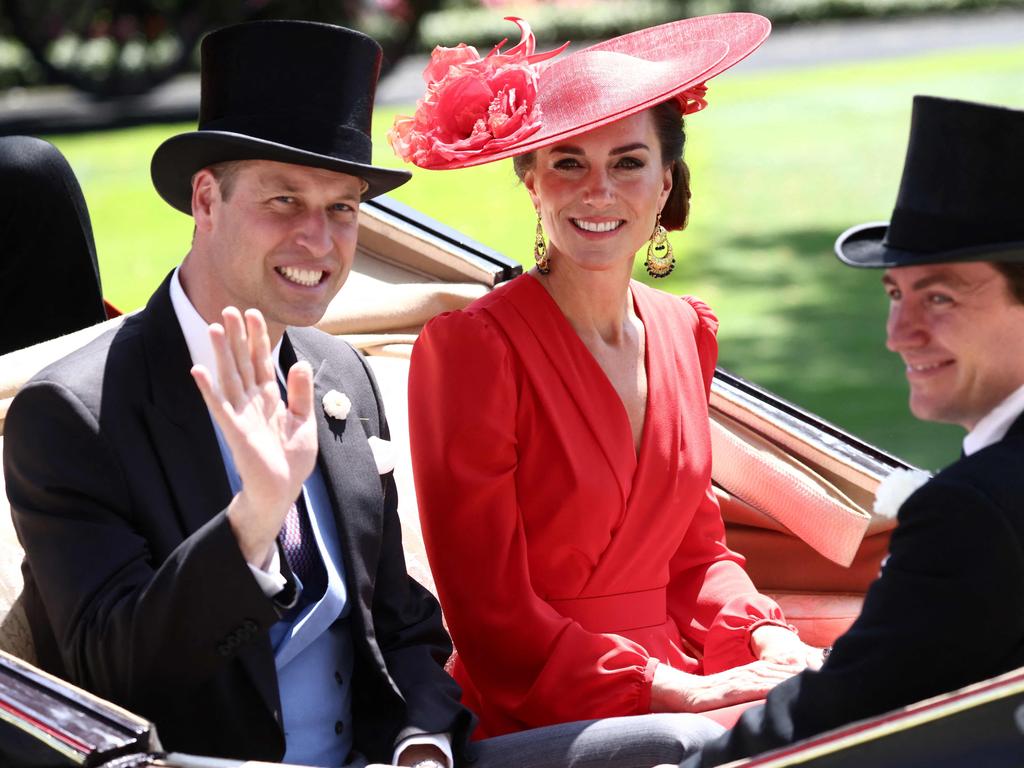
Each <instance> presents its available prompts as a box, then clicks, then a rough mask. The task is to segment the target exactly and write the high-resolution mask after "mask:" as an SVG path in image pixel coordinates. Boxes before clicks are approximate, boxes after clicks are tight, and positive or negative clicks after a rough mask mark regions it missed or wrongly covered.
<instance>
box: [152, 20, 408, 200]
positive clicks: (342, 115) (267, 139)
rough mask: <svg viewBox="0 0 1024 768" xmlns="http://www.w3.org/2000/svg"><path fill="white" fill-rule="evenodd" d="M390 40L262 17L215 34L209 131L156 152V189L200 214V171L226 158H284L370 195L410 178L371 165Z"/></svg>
mask: <svg viewBox="0 0 1024 768" xmlns="http://www.w3.org/2000/svg"><path fill="white" fill-rule="evenodd" d="M380 60H381V50H380V46H379V45H377V43H376V42H375V41H374V40H373V39H372V38H369V37H367V36H366V35H364V34H362V33H360V32H355V31H353V30H351V29H345V28H344V27H336V26H333V25H331V24H319V23H315V22H309V21H254V22H249V23H245V24H237V25H234V26H231V27H225V28H224V29H219V30H217V31H216V32H211V33H210V34H209V35H207V36H206V37H205V38H204V39H203V45H202V95H201V100H200V106H199V130H197V131H190V132H189V133H183V134H179V135H178V136H172V137H171V138H170V139H168V140H167V141H165V142H164V143H163V144H161V145H160V146H159V147H158V148H157V150H156V152H155V153H154V155H153V162H152V165H151V167H150V171H151V174H152V177H153V185H154V186H155V187H156V190H157V192H159V193H160V196H161V197H163V198H164V200H166V201H167V202H168V203H170V204H171V205H173V206H174V207H175V208H177V209H178V210H179V211H184V212H185V213H188V214H191V213H192V176H193V174H195V173H196V171H198V170H200V169H202V168H205V167H207V166H209V165H213V164H214V163H219V162H223V161H225V160H276V161H278V162H282V163H293V164H295V165H306V166H311V167H314V168H326V169H327V170H330V171H339V172H341V173H347V174H351V175H352V176H358V177H359V178H361V179H364V180H365V181H366V183H367V184H368V185H369V188H368V189H367V190H366V192H365V193H364V194H363V199H364V200H367V199H369V198H371V197H374V196H376V195H380V194H383V193H384V192H388V191H390V190H392V189H394V188H395V187H398V186H400V185H401V184H404V183H405V182H406V181H408V180H409V173H408V172H407V171H400V170H392V169H387V168H378V167H375V166H373V165H370V160H371V154H372V147H371V144H370V119H371V115H372V112H373V96H374V92H375V90H376V88H377V76H378V75H379V73H380Z"/></svg>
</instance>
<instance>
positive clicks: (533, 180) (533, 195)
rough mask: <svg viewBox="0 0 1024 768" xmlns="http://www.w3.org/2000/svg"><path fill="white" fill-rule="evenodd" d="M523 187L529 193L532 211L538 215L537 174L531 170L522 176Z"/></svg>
mask: <svg viewBox="0 0 1024 768" xmlns="http://www.w3.org/2000/svg"><path fill="white" fill-rule="evenodd" d="M523 186H524V187H526V191H527V192H529V193H530V200H531V201H532V202H533V210H535V211H536V212H537V215H538V216H539V215H540V197H539V196H538V195H537V174H535V173H534V172H533V171H532V170H531V171H527V172H526V173H524V174H523Z"/></svg>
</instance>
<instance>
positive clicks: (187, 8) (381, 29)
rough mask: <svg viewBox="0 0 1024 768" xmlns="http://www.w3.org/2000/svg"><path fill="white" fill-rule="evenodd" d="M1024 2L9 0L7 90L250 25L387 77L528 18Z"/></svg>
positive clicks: (151, 58) (552, 22)
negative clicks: (381, 66) (329, 44)
mask: <svg viewBox="0 0 1024 768" xmlns="http://www.w3.org/2000/svg"><path fill="white" fill-rule="evenodd" d="M1022 2H1024V0H629V1H628V2H622V0H88V1H87V2H82V1H81V0H0V89H3V88H9V87H12V86H30V85H41V84H45V83H53V82H67V83H71V84H72V85H74V86H75V87H77V88H80V89H82V90H85V91H88V92H92V93H95V94H97V95H100V96H110V95H123V94H137V93H142V92H145V91H146V90H148V89H149V88H151V87H153V86H155V85H157V84H159V83H160V82H163V81H164V80H165V79H167V78H169V77H172V76H173V75H175V74H177V73H179V72H182V71H195V70H197V69H198V56H197V54H196V46H197V43H198V41H199V39H200V38H201V36H202V34H203V33H204V32H205V31H207V30H210V29H215V28H216V27H219V26H223V25H225V24H230V23H235V22H239V21H243V20H247V19H273V18H288V19H308V20H312V21H325V22H330V23H334V24H342V25H345V26H349V27H352V28H355V29H360V30H363V31H364V32H366V33H367V34H369V35H371V36H373V37H375V38H376V39H377V40H379V41H380V42H381V44H382V45H383V46H384V49H385V68H387V67H389V66H391V65H393V64H395V63H397V62H398V61H399V60H400V59H401V57H402V56H404V55H406V54H408V53H410V52H424V51H429V50H431V49H432V48H433V47H434V46H435V45H451V44H452V41H453V40H459V41H462V42H465V43H468V44H471V45H476V46H478V47H480V48H481V49H483V50H486V49H488V48H490V47H491V46H493V45H494V43H495V42H497V41H499V40H501V39H502V38H504V37H505V36H507V35H508V29H507V25H506V23H505V22H503V21H502V17H503V16H509V15H513V16H514V15H520V16H523V17H524V18H527V19H529V21H530V22H531V24H532V25H533V29H534V31H535V33H536V35H537V39H538V41H539V42H541V43H561V42H563V41H565V40H572V41H576V42H582V41H591V40H599V39H605V38H608V37H612V36H614V35H619V34H622V33H625V32H629V31H632V30H634V29H639V28H641V27H645V26H650V25H652V24H660V23H663V22H666V21H670V20H672V19H679V18H684V17H687V16H696V15H700V14H707V13H721V12H725V11H753V12H755V13H760V14H762V15H764V16H767V17H769V18H770V19H771V20H772V22H773V23H774V24H775V25H776V26H779V25H786V24H790V23H794V22H801V21H815V20H822V19H837V18H882V17H888V16H898V15H907V14H915V13H922V12H934V11H962V10H977V9H982V8H998V7H1013V6H1020V5H1021V4H1022Z"/></svg>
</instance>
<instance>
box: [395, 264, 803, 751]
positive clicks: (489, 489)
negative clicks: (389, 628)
mask: <svg viewBox="0 0 1024 768" xmlns="http://www.w3.org/2000/svg"><path fill="white" fill-rule="evenodd" d="M631 291H632V295H633V300H634V305H635V308H636V312H637V314H638V316H639V317H640V319H641V321H642V322H643V324H644V327H645V329H646V343H647V350H646V369H647V382H648V399H647V412H646V417H645V421H644V428H643V436H642V442H641V447H640V451H639V454H637V453H636V452H635V451H634V448H633V438H632V431H631V429H630V424H629V419H628V417H627V415H626V411H625V408H624V407H623V405H622V401H621V400H620V398H619V396H618V394H617V393H616V391H615V389H614V388H613V387H612V385H611V382H610V381H609V380H608V378H607V376H606V375H605V374H604V372H603V371H602V370H601V368H600V366H599V365H598V363H597V361H596V360H595V359H594V358H593V356H592V355H591V354H590V352H589V350H587V348H586V346H585V345H584V344H583V342H582V341H581V340H580V338H579V336H577V334H576V332H575V331H574V330H573V328H572V327H571V326H570V324H569V322H568V321H567V320H566V318H565V317H564V315H562V313H561V311H560V310H559V309H558V306H557V305H556V304H555V302H554V300H553V299H552V298H551V297H550V296H549V295H548V293H547V291H546V290H545V289H544V288H543V286H541V285H540V283H539V282H538V281H537V280H536V279H534V278H533V277H532V276H530V275H524V276H522V277H519V278H517V279H515V280H513V281H511V282H510V283H508V284H506V285H504V286H502V287H500V288H498V289H497V290H495V291H493V292H492V293H490V294H489V295H487V296H485V297H483V298H482V299H480V300H478V301H476V302H474V303H473V304H472V305H471V306H470V307H468V308H467V309H465V310H463V311H460V312H452V313H446V314H444V315H441V316H438V317H437V318H435V319H434V320H432V321H431V322H430V323H429V324H428V325H427V327H426V328H425V329H424V331H423V333H422V335H421V336H420V339H419V341H418V342H417V344H416V347H415V349H414V351H413V356H412V366H411V372H410V382H409V424H410V430H411V440H412V458H413V469H414V473H415V482H416V490H417V497H418V501H419V508H420V514H421V519H422V525H423V536H424V542H425V544H426V549H427V554H428V556H429V559H430V566H431V571H432V573H433V575H434V578H435V581H436V584H437V590H438V594H439V597H440V601H441V604H442V607H443V609H444V612H445V616H446V618H447V622H448V626H449V629H450V631H451V634H452V638H453V640H454V642H455V646H456V649H457V651H458V655H457V657H456V659H455V664H454V672H453V674H454V675H455V678H456V680H457V681H458V682H459V684H460V685H461V686H462V689H463V701H464V703H465V704H466V705H467V706H468V707H470V708H471V709H473V710H474V711H475V712H476V713H477V714H478V715H479V716H480V727H479V728H478V730H477V732H476V734H475V735H476V737H478V738H479V737H484V736H495V735H498V734H502V733H508V732H513V731H518V730H523V729H525V728H530V727H536V726H541V725H548V724H551V723H558V722H566V721H572V720H583V719H591V718H599V717H608V716H616V715H635V714H643V713H647V712H649V711H650V706H651V703H650V702H651V680H652V677H653V675H654V669H655V667H656V666H657V664H658V662H662V663H666V664H669V665H671V666H673V667H676V668H678V669H681V670H683V671H686V672H692V673H711V672H715V671H718V670H722V669H726V668H729V667H732V666H736V665H740V664H745V663H748V662H750V661H753V660H754V657H753V656H752V654H751V650H750V645H749V633H750V631H751V630H752V629H753V628H755V627H756V626H759V625H760V624H763V623H766V622H769V623H773V624H776V623H778V624H784V618H783V616H782V613H781V612H780V610H779V608H778V606H777V605H776V604H775V603H774V602H773V601H772V600H770V599H769V598H767V597H764V596H762V595H760V594H758V592H757V590H756V589H755V588H754V586H753V584H752V583H751V582H750V579H749V578H748V577H747V575H746V573H745V572H744V570H743V559H742V558H741V557H740V556H739V555H737V554H735V553H733V552H731V551H730V550H729V549H727V548H726V545H725V541H724V528H723V523H722V518H721V514H720V512H719V508H718V505H717V503H716V501H715V498H714V496H713V494H712V491H711V482H710V478H711V444H710V436H709V426H708V405H707V403H708V392H709V387H710V383H711V378H712V374H713V372H714V367H715V360H716V356H717V342H716V339H715V333H716V330H717V320H716V319H715V317H714V315H713V314H712V313H711V311H710V310H709V309H708V307H707V306H705V305H704V304H703V303H701V302H700V301H697V300H695V299H692V298H679V297H675V296H670V295H668V294H665V293H662V292H660V291H657V290H654V289H652V288H648V287H646V286H644V285H642V284H640V283H635V282H634V283H632V284H631Z"/></svg>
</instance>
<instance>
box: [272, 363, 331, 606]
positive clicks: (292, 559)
mask: <svg viewBox="0 0 1024 768" xmlns="http://www.w3.org/2000/svg"><path fill="white" fill-rule="evenodd" d="M277 386H278V387H279V388H280V390H281V399H282V400H283V401H284V402H285V403H286V404H287V402H288V391H287V390H286V389H285V387H284V384H282V383H281V380H280V379H278V381H277ZM277 538H278V541H280V542H281V549H282V550H283V551H284V556H285V558H286V559H287V560H288V566H289V567H290V568H291V569H292V573H294V574H295V575H296V576H298V577H299V581H301V582H302V597H301V598H300V601H299V602H300V604H301V605H306V604H308V603H310V602H312V601H314V600H318V599H319V598H320V597H321V596H322V595H323V593H324V592H325V591H326V589H327V571H326V569H325V568H324V563H323V560H321V559H320V551H319V550H318V548H317V546H316V537H315V536H314V535H313V526H312V525H310V522H309V512H308V511H307V510H306V501H305V499H304V494H302V493H299V498H297V499H296V500H295V502H294V503H293V504H292V505H291V506H290V507H289V508H288V513H287V514H286V515H285V516H284V525H282V526H281V532H280V533H279V534H278V537H277Z"/></svg>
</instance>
